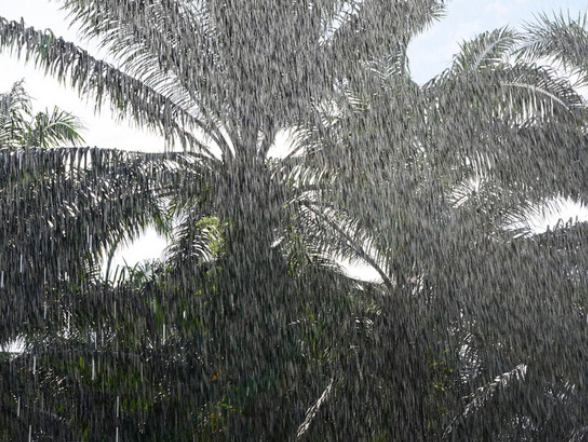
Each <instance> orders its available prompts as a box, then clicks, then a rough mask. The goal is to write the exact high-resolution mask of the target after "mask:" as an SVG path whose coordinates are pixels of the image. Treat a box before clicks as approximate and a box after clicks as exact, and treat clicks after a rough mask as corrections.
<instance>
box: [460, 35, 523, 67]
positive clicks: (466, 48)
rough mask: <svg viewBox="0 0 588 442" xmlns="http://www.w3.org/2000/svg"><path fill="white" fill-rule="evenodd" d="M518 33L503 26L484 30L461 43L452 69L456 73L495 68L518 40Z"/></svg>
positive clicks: (511, 50) (510, 51) (503, 61)
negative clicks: (490, 30)
mask: <svg viewBox="0 0 588 442" xmlns="http://www.w3.org/2000/svg"><path fill="white" fill-rule="evenodd" d="M519 38H520V36H519V34H518V33H517V32H516V31H515V30H514V29H511V28H508V27H504V28H499V29H496V30H494V31H492V32H484V33H482V34H480V35H479V36H477V37H476V38H475V39H473V40H471V41H468V42H465V43H462V44H461V47H460V52H459V54H457V55H456V56H455V57H454V61H453V66H452V68H451V69H452V71H454V72H455V73H456V74H463V73H467V72H476V71H477V70H479V69H491V68H496V67H498V66H499V65H501V64H504V63H505V61H506V57H507V56H509V55H510V54H511V53H512V52H513V50H514V49H515V47H516V44H517V43H518V41H519Z"/></svg>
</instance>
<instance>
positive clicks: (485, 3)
mask: <svg viewBox="0 0 588 442" xmlns="http://www.w3.org/2000/svg"><path fill="white" fill-rule="evenodd" d="M243 1H247V0H243ZM59 7H60V3H59V2H57V1H55V0H53V1H47V0H0V16H2V17H4V18H7V19H11V20H20V19H21V17H22V18H24V21H25V23H26V24H27V25H29V26H34V27H36V28H39V29H46V28H50V29H51V30H53V32H54V33H55V34H56V35H58V36H63V37H64V38H65V39H66V40H70V41H74V42H75V43H77V44H80V45H81V46H82V47H84V48H87V49H88V50H90V51H91V52H92V53H95V52H96V46H94V45H92V44H91V43H88V42H81V41H80V39H79V38H78V36H77V34H76V31H75V29H69V27H68V24H67V20H66V15H65V14H64V13H63V12H62V11H60V9H59ZM587 10H588V0H453V1H450V2H449V4H448V7H447V11H446V17H445V18H443V19H442V20H441V21H439V22H437V23H435V24H434V25H433V26H432V27H431V28H430V29H428V30H427V31H425V32H424V33H423V34H422V35H420V36H418V37H416V38H415V39H414V41H413V42H412V43H411V45H410V47H409V58H410V66H411V72H412V75H413V77H414V79H415V80H416V81H417V82H419V83H423V82H425V81H427V80H429V79H430V78H432V77H434V76H435V75H437V74H439V73H441V72H442V71H443V69H445V68H447V67H448V66H449V64H450V62H451V59H452V55H453V54H455V53H456V52H457V50H458V49H459V43H460V42H461V41H463V40H467V39H470V38H472V37H474V36H475V35H476V34H478V33H480V32H483V31H486V30H492V29H495V28H497V27H501V26H505V25H511V26H514V27H518V26H520V25H522V24H523V23H524V22H532V21H534V17H535V16H536V15H537V14H539V13H542V12H544V13H547V14H549V15H552V14H553V13H554V12H555V13H559V12H560V11H563V12H565V13H567V12H568V11H569V13H570V14H571V15H572V16H578V14H580V13H582V14H584V13H585V12H586V11H587ZM98 55H101V54H98ZM102 55H103V54H102ZM21 79H24V80H25V86H26V89H27V90H28V92H29V93H30V94H31V95H32V96H33V98H34V99H35V101H34V105H35V107H36V109H37V110H42V109H44V108H45V107H53V106H54V105H57V106H59V107H61V108H63V109H66V110H68V111H70V112H73V113H74V114H76V115H78V116H80V117H81V118H82V120H83V121H84V123H85V125H86V127H87V130H86V131H85V132H84V137H85V139H86V144H87V145H89V146H99V147H118V148H125V149H130V150H150V151H155V150H162V149H163V140H162V139H161V138H160V137H158V136H156V135H154V134H149V133H147V132H145V131H141V130H137V129H133V128H131V127H129V126H128V125H127V124H126V123H124V122H123V123H117V122H115V121H114V120H113V119H112V117H111V115H110V112H109V111H108V106H105V107H104V110H103V113H102V115H98V116H96V115H94V107H93V103H87V102H85V101H83V100H80V99H79V98H78V97H77V95H76V94H75V93H74V92H72V91H71V90H69V89H67V88H66V87H65V86H63V85H61V84H59V83H58V82H57V81H55V80H53V79H51V78H47V77H45V76H44V75H43V74H42V73H40V72H39V71H37V70H36V69H35V68H34V67H33V66H30V65H29V66H26V65H25V64H24V62H23V61H20V60H17V59H16V58H15V57H13V56H11V55H10V54H7V53H2V54H0V91H2V92H3V91H7V90H8V89H9V88H10V87H11V85H12V84H13V83H14V82H15V81H18V80H21ZM162 246H163V242H162V241H157V240H156V238H154V237H151V238H150V240H149V241H143V242H142V244H141V245H140V246H139V248H138V249H136V250H133V251H132V252H130V253H129V252H124V255H125V256H126V258H127V259H128V260H129V261H130V262H131V263H132V262H134V261H136V260H138V259H144V258H155V257H158V256H159V253H160V251H161V247H162ZM118 256H119V257H118V261H119V262H120V260H122V256H123V254H119V255H118Z"/></svg>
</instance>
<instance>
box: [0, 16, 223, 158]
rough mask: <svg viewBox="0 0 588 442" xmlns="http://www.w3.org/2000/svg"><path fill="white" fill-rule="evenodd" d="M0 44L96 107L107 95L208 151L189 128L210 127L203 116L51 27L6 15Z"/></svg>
mask: <svg viewBox="0 0 588 442" xmlns="http://www.w3.org/2000/svg"><path fill="white" fill-rule="evenodd" d="M0 47H2V48H6V49H8V50H11V51H13V52H15V53H17V54H19V55H20V54H21V53H22V52H23V51H24V52H25V57H26V58H27V59H29V58H34V60H35V63H36V64H37V65H38V66H39V67H41V68H44V69H45V71H46V72H48V73H50V74H52V75H54V76H56V77H57V78H58V79H60V80H62V81H65V80H68V81H70V82H71V84H72V86H74V87H75V88H76V89H77V90H78V93H79V94H80V95H87V94H91V95H92V96H94V98H95V100H96V103H97V106H98V107H100V105H101V104H102V103H103V101H104V99H105V98H106V96H108V98H109V101H110V103H111V106H112V108H113V109H115V110H116V111H118V112H120V114H121V115H128V116H130V117H132V118H133V120H134V121H135V122H137V123H138V124H146V125H148V126H151V127H154V128H157V129H158V130H160V131H161V133H162V134H164V135H165V136H166V138H167V139H168V140H169V141H173V140H174V138H177V139H179V140H180V141H181V142H182V143H184V144H188V145H193V146H194V147H195V148H197V149H201V150H202V151H204V152H207V153H210V150H209V149H208V148H207V147H206V146H204V145H202V143H200V142H199V141H197V138H196V137H195V136H194V135H192V134H191V133H190V132H188V131H187V130H189V128H190V127H197V128H200V129H202V130H204V128H206V127H207V126H206V125H205V124H203V123H202V122H201V121H200V120H198V119H197V118H195V117H194V116H192V115H191V114H189V113H188V112H187V111H185V110H184V109H182V108H181V107H179V106H178V105H177V104H176V103H174V102H173V101H172V100H170V99H168V98H167V97H165V96H164V95H162V94H160V93H158V92H157V91H155V90H154V89H153V88H151V87H149V86H148V85H147V84H145V83H144V82H142V81H140V80H137V79H135V78H134V77H131V76H129V75H126V74H124V73H123V72H122V71H120V70H118V69H116V68H115V67H113V66H112V65H110V64H108V63H106V62H104V61H101V60H97V59H95V58H94V57H92V56H91V55H90V54H89V53H88V52H86V51H85V50H83V49H80V48H78V47H77V46H76V45H74V44H73V43H69V42H66V41H64V40H63V39H61V38H57V37H55V36H54V35H53V33H51V32H50V31H45V32H41V31H37V30H35V29H33V28H26V27H25V25H24V23H17V22H9V21H7V20H6V19H4V18H2V19H0ZM205 132H206V131H205ZM210 155H211V156H213V155H212V154H211V153H210Z"/></svg>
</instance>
